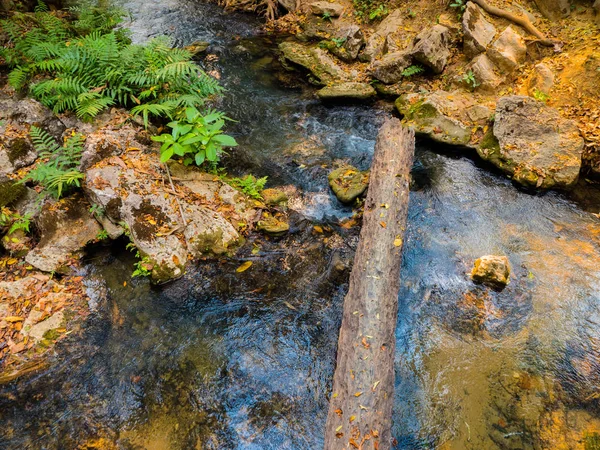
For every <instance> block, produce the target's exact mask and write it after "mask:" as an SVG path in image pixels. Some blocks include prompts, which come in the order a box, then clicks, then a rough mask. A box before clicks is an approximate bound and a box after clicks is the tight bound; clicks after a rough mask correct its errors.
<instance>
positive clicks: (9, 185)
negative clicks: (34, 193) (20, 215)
mask: <svg viewBox="0 0 600 450" xmlns="http://www.w3.org/2000/svg"><path fill="white" fill-rule="evenodd" d="M26 193H27V189H26V188H25V186H23V185H22V184H18V183H15V182H14V181H12V180H6V181H2V182H0V207H4V206H8V205H10V204H12V203H14V202H16V201H17V200H19V199H20V198H21V197H23V196H24V195H25V194H26Z"/></svg>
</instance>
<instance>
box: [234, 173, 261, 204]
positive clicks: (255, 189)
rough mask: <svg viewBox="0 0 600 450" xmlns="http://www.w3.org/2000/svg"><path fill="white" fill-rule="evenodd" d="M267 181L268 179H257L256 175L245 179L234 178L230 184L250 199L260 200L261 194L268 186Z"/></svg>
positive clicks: (247, 176)
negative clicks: (266, 185)
mask: <svg viewBox="0 0 600 450" xmlns="http://www.w3.org/2000/svg"><path fill="white" fill-rule="evenodd" d="M267 179H268V177H262V178H256V177H255V176H254V175H246V176H245V177H244V178H232V179H231V180H230V183H231V184H232V185H233V186H234V187H236V188H238V189H240V190H241V191H242V192H243V193H244V194H246V195H248V196H249V197H252V198H255V199H257V200H260V199H262V195H261V194H260V192H261V191H262V190H263V189H264V187H265V184H267Z"/></svg>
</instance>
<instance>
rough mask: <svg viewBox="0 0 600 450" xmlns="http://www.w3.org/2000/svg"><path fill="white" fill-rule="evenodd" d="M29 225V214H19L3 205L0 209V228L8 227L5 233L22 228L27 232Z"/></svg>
mask: <svg viewBox="0 0 600 450" xmlns="http://www.w3.org/2000/svg"><path fill="white" fill-rule="evenodd" d="M30 225H31V215H29V214H25V215H24V216H21V215H20V214H19V213H18V212H13V211H11V210H10V209H8V208H6V207H3V208H1V209H0V228H8V231H7V234H12V233H14V232H15V231H17V230H23V231H24V232H25V233H29V226H30Z"/></svg>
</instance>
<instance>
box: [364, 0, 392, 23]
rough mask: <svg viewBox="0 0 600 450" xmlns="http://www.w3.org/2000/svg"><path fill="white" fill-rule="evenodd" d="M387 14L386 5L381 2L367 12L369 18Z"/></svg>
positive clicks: (382, 16)
mask: <svg viewBox="0 0 600 450" xmlns="http://www.w3.org/2000/svg"><path fill="white" fill-rule="evenodd" d="M388 14H389V10H388V9H387V6H385V5H384V4H383V3H381V4H380V5H379V6H378V7H377V8H375V9H374V10H372V11H371V12H370V13H369V20H376V19H382V18H384V17H385V16H387V15H388Z"/></svg>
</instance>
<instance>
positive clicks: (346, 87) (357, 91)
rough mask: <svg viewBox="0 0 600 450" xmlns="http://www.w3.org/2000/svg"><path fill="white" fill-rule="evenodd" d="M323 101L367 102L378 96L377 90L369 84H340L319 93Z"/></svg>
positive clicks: (325, 88)
mask: <svg viewBox="0 0 600 450" xmlns="http://www.w3.org/2000/svg"><path fill="white" fill-rule="evenodd" d="M317 96H318V97H319V98H320V99H321V100H323V101H366V100H371V99H373V98H375V97H376V96H377V92H376V91H375V88H373V86H371V85H370V84H368V83H353V82H347V83H340V84H334V85H332V86H327V87H324V88H323V89H321V90H319V91H317Z"/></svg>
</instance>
